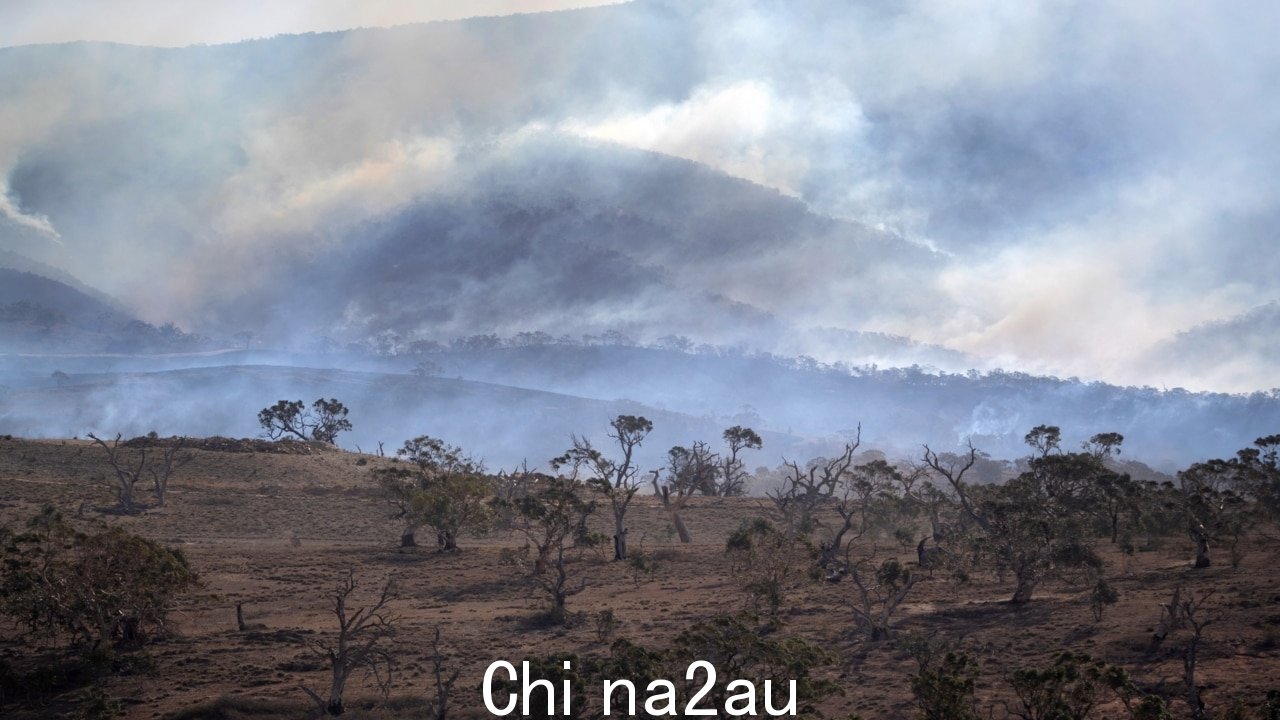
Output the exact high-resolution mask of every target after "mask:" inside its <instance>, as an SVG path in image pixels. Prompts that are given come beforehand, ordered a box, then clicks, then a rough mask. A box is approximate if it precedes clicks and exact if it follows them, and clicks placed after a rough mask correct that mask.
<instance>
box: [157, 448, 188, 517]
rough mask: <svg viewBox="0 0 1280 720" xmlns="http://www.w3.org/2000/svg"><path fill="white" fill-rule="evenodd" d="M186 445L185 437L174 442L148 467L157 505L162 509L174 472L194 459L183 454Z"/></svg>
mask: <svg viewBox="0 0 1280 720" xmlns="http://www.w3.org/2000/svg"><path fill="white" fill-rule="evenodd" d="M186 443H187V439H186V438H185V437H180V438H177V439H175V440H173V441H172V442H170V443H169V444H168V445H166V446H165V447H164V449H163V450H162V451H161V452H160V457H159V458H154V459H153V460H152V462H151V464H150V465H149V466H147V473H148V474H149V475H150V476H151V485H152V488H153V489H154V490H155V494H156V504H157V505H159V506H160V507H164V501H165V496H166V495H167V494H168V492H169V478H170V477H171V476H172V475H173V471H174V470H177V469H178V468H180V467H182V466H183V465H186V464H187V463H189V462H191V460H192V459H193V458H192V455H191V454H190V453H183V452H182V448H183V446H185V445H186Z"/></svg>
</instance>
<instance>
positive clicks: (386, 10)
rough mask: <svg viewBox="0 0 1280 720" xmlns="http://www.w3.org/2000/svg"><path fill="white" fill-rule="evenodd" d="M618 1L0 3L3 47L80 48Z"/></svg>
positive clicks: (181, 42) (206, 40)
mask: <svg viewBox="0 0 1280 720" xmlns="http://www.w3.org/2000/svg"><path fill="white" fill-rule="evenodd" d="M614 1H616V0H360V1H359V2H350V1H348V0H271V1H270V2H263V1H262V0H218V2H192V1H191V0H111V1H110V2H102V1H101V0H3V1H2V2H0V47H9V46H13V45H31V44H37V43H63V42H74V41H78V40H89V41H102V42H117V43H125V44H129V45H146V46H151V47H183V46H186V45H198V44H207V45H213V44H218V43H230V42H237V41H240V40H249V39H254V38H266V37H272V36H274V35H280V34H287V33H306V32H332V31H335V30H347V29H350V28H360V27H389V26H393V25H403V24H407V23H418V22H429V21H433V20H457V19H460V18H468V17H483V16H492V15H510V14H512V13H530V12H544V11H552V10H565V9H569V8H575V7H589V6H593V5H608V4H611V2H614Z"/></svg>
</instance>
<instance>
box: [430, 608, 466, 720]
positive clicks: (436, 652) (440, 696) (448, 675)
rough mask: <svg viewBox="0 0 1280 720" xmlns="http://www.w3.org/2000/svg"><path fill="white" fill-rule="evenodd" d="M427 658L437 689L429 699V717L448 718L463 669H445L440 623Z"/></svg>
mask: <svg viewBox="0 0 1280 720" xmlns="http://www.w3.org/2000/svg"><path fill="white" fill-rule="evenodd" d="M427 659H428V660H429V661H430V662H431V678H432V682H433V685H434V691H435V696H434V697H432V698H431V699H430V700H428V701H427V717H430V718H431V720H448V717H449V698H450V697H451V696H452V695H453V686H454V684H456V683H457V682H458V676H459V675H460V674H461V671H459V670H458V669H457V668H453V669H451V670H446V669H445V656H444V651H443V650H441V649H440V626H439V625H437V626H436V628H435V633H434V634H433V635H432V636H431V655H430V656H428V658H427Z"/></svg>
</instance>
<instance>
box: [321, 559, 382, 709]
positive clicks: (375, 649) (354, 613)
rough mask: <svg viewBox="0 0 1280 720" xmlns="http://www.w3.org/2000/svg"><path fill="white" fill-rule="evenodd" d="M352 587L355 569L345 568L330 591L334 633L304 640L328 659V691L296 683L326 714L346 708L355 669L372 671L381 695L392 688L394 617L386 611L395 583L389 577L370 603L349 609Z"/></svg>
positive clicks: (353, 586)
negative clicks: (335, 624)
mask: <svg viewBox="0 0 1280 720" xmlns="http://www.w3.org/2000/svg"><path fill="white" fill-rule="evenodd" d="M355 589H356V580H355V573H354V572H352V571H347V576H346V578H344V579H343V581H342V582H341V583H340V584H339V585H338V587H337V588H336V589H335V590H334V592H333V609H332V612H333V614H334V617H336V618H337V620H338V635H337V637H336V638H333V640H332V641H326V640H308V641H307V644H308V646H309V647H310V648H311V650H312V652H314V653H315V654H317V655H319V656H320V657H322V658H324V659H325V660H327V661H328V663H329V668H330V681H329V695H328V698H324V697H321V695H320V693H318V692H316V691H315V690H312V689H311V688H309V687H306V686H305V685H301V686H299V687H300V688H301V689H302V691H303V692H305V693H306V694H307V695H309V696H310V697H311V699H312V700H314V701H315V703H316V705H317V707H318V708H319V709H320V712H321V713H327V714H329V715H341V714H342V713H343V711H344V710H345V709H346V708H345V705H344V703H343V694H344V693H345V691H346V687H347V681H348V680H349V679H351V676H352V675H353V674H355V672H356V671H357V670H365V671H366V672H368V673H369V674H370V675H372V676H373V678H374V681H375V682H376V683H377V685H378V687H379V689H380V690H382V693H383V695H384V696H385V695H386V693H387V692H389V691H390V689H391V670H392V665H393V663H392V657H391V654H390V652H389V651H388V650H387V649H386V642H387V640H388V639H390V638H391V636H393V635H394V634H395V622H396V618H394V617H392V616H391V615H389V614H388V613H387V606H388V605H389V604H390V603H391V601H392V600H394V599H395V597H396V591H395V585H394V584H393V582H392V581H391V580H388V581H387V582H386V583H385V584H384V585H383V586H382V592H381V593H380V594H379V595H378V599H377V600H376V601H375V602H374V603H373V604H372V605H369V606H366V607H361V608H357V609H355V610H351V609H350V607H349V605H348V603H349V601H350V599H351V594H352V593H353V592H355Z"/></svg>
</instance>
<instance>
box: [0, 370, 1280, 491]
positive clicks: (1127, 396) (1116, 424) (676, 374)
mask: <svg viewBox="0 0 1280 720" xmlns="http://www.w3.org/2000/svg"><path fill="white" fill-rule="evenodd" d="M308 360H311V361H315V360H322V361H323V362H326V363H330V364H334V365H347V366H363V367H364V368H365V370H362V371H359V372H356V371H340V370H329V369H322V368H315V367H311V368H307V367H297V366H292V367H290V366H289V365H288V363H302V362H306V361H308ZM218 361H222V362H226V363H246V362H264V361H270V362H273V363H277V364H275V365H244V364H229V365H228V366H226V367H211V366H209V365H210V364H211V363H214V362H218ZM120 362H122V363H124V362H127V363H128V365H129V366H132V367H134V368H135V370H134V371H130V372H113V373H96V372H93V370H92V368H93V367H95V366H96V365H100V364H101V363H100V362H99V361H92V359H74V358H68V359H66V360H65V361H60V367H62V369H63V370H65V371H66V372H68V373H69V374H70V376H71V377H70V379H69V380H66V381H64V382H63V383H62V384H61V385H60V386H59V385H58V384H56V383H53V382H51V381H50V380H49V379H48V368H49V360H48V359H47V358H32V359H30V360H28V361H26V362H19V361H17V360H10V361H9V362H8V363H0V383H6V382H7V383H8V384H10V385H11V389H10V390H9V391H8V392H7V394H5V393H0V433H11V434H16V435H31V436H40V437H62V436H67V435H82V434H83V433H84V432H87V431H89V430H96V431H102V432H115V431H120V432H124V433H126V434H135V435H136V434H143V433H146V432H148V431H151V430H156V431H157V432H159V433H161V434H166V435H167V434H170V433H189V434H198V435H228V436H252V435H256V434H257V433H258V432H259V430H258V427H257V424H256V413H257V411H258V410H259V409H261V408H263V407H265V406H267V405H270V404H272V403H274V402H275V401H276V400H279V399H283V398H289V399H303V400H306V401H307V402H310V401H311V400H314V399H315V398H317V397H321V396H324V397H337V398H338V399H340V400H342V401H343V402H345V403H347V404H348V405H349V406H350V407H351V408H352V419H353V421H354V422H355V425H356V430H355V432H354V433H352V434H351V435H349V436H347V437H346V439H344V441H343V443H344V445H347V446H352V445H353V444H359V445H360V446H361V447H362V448H364V449H365V450H370V449H372V448H375V447H376V444H377V442H378V441H382V442H384V443H387V444H388V446H391V445H396V444H399V443H400V442H402V441H403V440H404V439H407V438H408V437H410V436H412V435H417V434H422V433H426V434H430V435H436V436H439V437H443V438H445V439H447V440H449V441H450V442H454V443H456V444H460V445H463V446H465V447H468V448H471V449H474V450H475V451H476V452H478V453H481V454H483V455H484V456H485V457H487V458H488V459H490V460H491V461H493V462H495V463H498V464H503V465H508V466H509V465H510V464H512V463H514V462H518V461H519V460H521V459H523V458H528V459H529V460H530V461H531V462H544V461H545V460H546V459H548V458H550V457H552V456H553V455H554V454H557V453H559V452H560V451H562V450H563V449H564V447H565V446H566V442H567V440H568V437H569V435H570V434H571V433H586V434H588V435H593V436H594V437H595V438H596V439H597V440H599V441H601V442H607V439H606V438H604V437H603V435H602V434H601V433H602V431H603V429H604V428H605V426H606V423H607V421H608V419H609V418H611V417H613V416H614V415H617V414H620V413H629V414H643V415H645V416H647V417H650V418H651V419H653V420H654V422H655V425H656V427H657V429H656V430H655V434H654V436H653V439H652V441H650V442H647V443H646V445H645V458H646V460H645V461H646V462H647V463H650V464H655V466H656V465H657V464H661V462H662V453H664V452H665V451H666V449H667V448H669V447H670V446H672V445H675V444H682V445H683V444H687V443H689V442H692V441H694V440H704V441H707V442H711V443H712V444H713V445H718V442H719V437H720V433H721V431H723V429H724V428H725V427H728V426H730V425H737V424H742V425H747V426H750V427H754V428H756V429H757V430H761V431H763V432H764V433H765V437H766V441H767V444H766V449H765V451H764V452H762V453H759V454H758V455H757V457H756V459H754V460H752V461H751V463H752V464H753V465H754V464H756V463H759V464H764V465H769V466H771V467H772V466H776V465H777V464H778V463H779V462H781V460H782V459H783V458H784V457H786V458H789V459H799V460H806V459H808V458H811V457H814V456H816V455H819V454H824V453H830V452H832V451H834V450H836V449H837V448H838V447H839V446H840V444H841V443H843V442H844V440H846V439H848V438H850V437H852V435H853V433H854V432H855V431H856V428H857V427H858V425H859V424H861V426H862V437H863V441H864V443H865V445H866V447H867V448H873V449H878V450H882V451H885V452H887V453H888V454H890V455H892V456H895V457H902V458H915V457H917V456H918V455H919V453H920V446H921V444H923V443H929V444H930V445H931V446H932V447H934V449H937V450H940V451H946V450H954V449H957V448H958V447H960V446H961V445H962V444H963V443H964V441H965V440H966V439H968V438H972V439H973V441H974V443H975V445H977V447H978V448H979V449H981V450H983V451H984V452H987V453H989V454H990V455H992V456H994V457H998V458H1005V459H1013V458H1018V457H1022V456H1024V455H1025V454H1026V452H1027V449H1026V446H1025V445H1024V444H1023V441H1022V438H1023V435H1025V434H1026V432H1027V431H1028V430H1029V429H1031V428H1032V427H1033V426H1035V425H1039V424H1054V425H1058V426H1060V427H1061V428H1062V430H1063V443H1064V447H1076V446H1078V444H1079V443H1080V442H1082V441H1083V440H1085V439H1087V438H1088V437H1089V436H1090V435H1092V434H1094V433H1099V432H1111V431H1114V432H1120V433H1122V434H1123V435H1124V436H1125V444H1124V455H1123V458H1124V459H1126V460H1130V459H1132V460H1140V461H1142V462H1144V463H1147V464H1148V465H1150V466H1152V467H1153V468H1155V469H1157V470H1161V471H1172V470H1176V469H1180V468H1182V467H1185V466H1186V465H1187V464H1189V463H1191V462H1193V461H1197V460H1203V459H1206V458H1210V457H1224V456H1231V455H1233V454H1234V453H1235V451H1236V450H1238V449H1240V448H1242V447H1245V446H1247V445H1249V444H1250V443H1252V442H1253V440H1254V439H1255V438H1257V437H1259V436H1262V435H1267V434H1272V433H1274V432H1275V431H1276V429H1277V428H1280V396H1277V395H1276V394H1274V393H1273V394H1262V393H1256V394H1253V395H1248V396H1243V395H1222V394H1209V393H1188V392H1185V391H1160V390H1156V389H1154V388H1126V387H1116V386H1112V385H1105V384H1102V383H1082V382H1080V381H1077V380H1060V379H1057V378H1043V377H1035V376H1031V375H1026V374H1021V373H1004V372H991V373H985V374H979V373H970V374H966V375H956V374H942V375H939V374H936V373H929V372H924V371H922V370H919V369H872V368H852V369H849V368H844V369H841V368H833V367H823V366H820V365H816V364H813V363H811V362H809V361H803V360H801V361H797V360H789V359H785V358H774V357H768V356H752V355H745V354H735V353H733V352H723V351H722V352H710V351H708V352H702V353H687V352H677V351H670V350H659V349H652V348H638V347H625V346H595V347H581V346H566V345H546V346H530V347H488V348H475V349H455V350H444V351H438V352H433V353H430V354H427V355H419V356H395V357H383V358H370V357H365V358H359V357H350V356H343V355H340V354H339V355H328V356H323V357H322V358H321V357H317V356H310V357H306V356H295V357H290V356H287V355H280V354H266V353H258V352H250V353H244V352H237V353H228V354H226V355H223V356H220V357H202V356H186V357H165V358H159V359H157V360H155V361H154V362H153V364H154V365H157V366H164V365H168V366H175V365H177V364H179V363H184V364H186V365H188V366H189V367H187V368H185V369H175V370H169V371H163V372H137V371H136V370H137V369H138V368H140V367H142V365H144V364H145V363H146V362H147V360H146V358H142V357H136V358H131V359H125V360H121V361H120ZM417 365H422V366H423V367H429V368H431V370H430V372H435V373H437V375H436V376H434V377H415V376H414V375H411V374H410V373H409V371H410V370H411V369H412V368H413V367H415V366H417ZM6 366H7V369H8V370H7V377H9V378H12V379H10V380H7V381H6V380H5V378H6ZM122 367H123V366H122ZM32 368H36V369H32ZM548 453H551V454H548Z"/></svg>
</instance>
